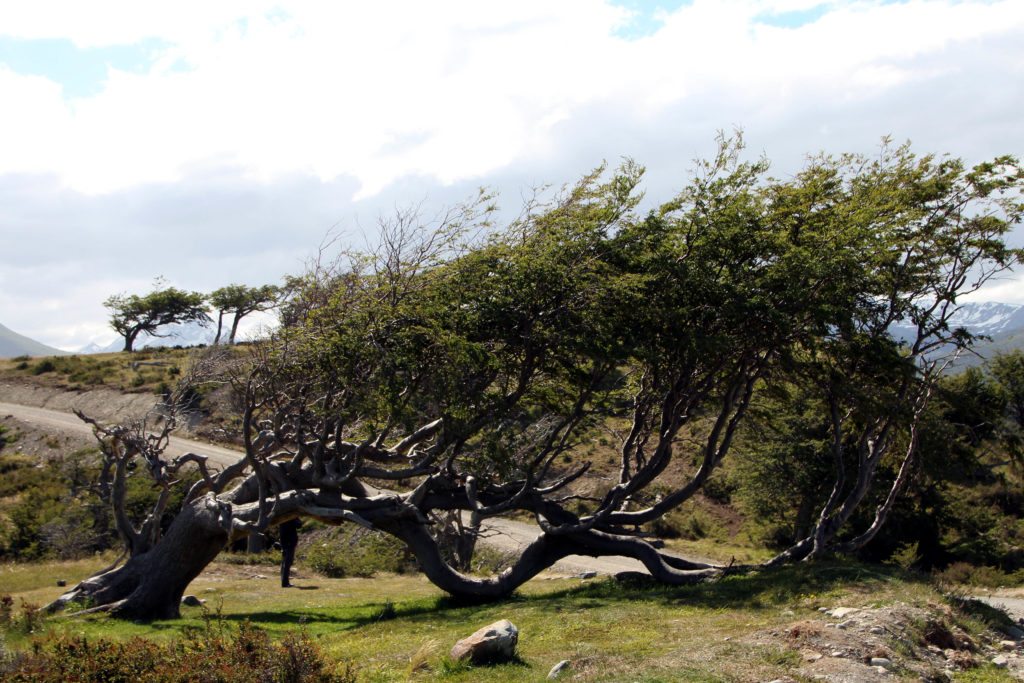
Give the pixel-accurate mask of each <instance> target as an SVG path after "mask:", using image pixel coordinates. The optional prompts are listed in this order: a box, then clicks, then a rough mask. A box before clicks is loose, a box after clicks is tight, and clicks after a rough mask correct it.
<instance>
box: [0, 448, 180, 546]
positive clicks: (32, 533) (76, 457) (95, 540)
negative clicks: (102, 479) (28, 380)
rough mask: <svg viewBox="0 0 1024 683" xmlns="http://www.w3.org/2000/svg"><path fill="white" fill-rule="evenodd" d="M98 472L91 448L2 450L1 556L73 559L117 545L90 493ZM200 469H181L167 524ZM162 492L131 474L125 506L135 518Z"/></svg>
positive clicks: (104, 509) (108, 519)
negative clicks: (42, 454) (45, 454)
mask: <svg viewBox="0 0 1024 683" xmlns="http://www.w3.org/2000/svg"><path fill="white" fill-rule="evenodd" d="M98 472H99V465H98V461H97V459H96V456H95V452H94V451H93V450H91V449H85V450H82V451H76V452H74V453H71V454H68V455H64V456H60V457H56V458H51V459H49V460H47V461H46V462H44V463H41V464H40V463H39V461H38V459H37V458H34V457H31V456H27V455H24V454H21V453H17V452H15V453H7V452H0V558H2V559H5V560H16V561H26V560H36V559H41V558H45V557H56V558H60V559H72V558H75V557H80V556H82V555H85V554H88V553H93V552H98V551H102V550H106V549H108V548H112V547H116V545H117V543H118V539H117V535H116V533H115V531H114V525H113V520H112V516H111V512H110V508H109V506H108V505H107V504H105V503H104V502H103V501H101V500H99V498H98V497H97V496H96V495H95V494H94V493H93V492H92V490H91V487H92V484H93V483H94V482H95V481H96V478H97V476H98ZM198 476H199V475H198V473H197V472H195V471H188V472H185V473H183V477H182V482H181V484H180V485H178V486H177V487H175V488H174V489H173V491H172V494H171V498H170V499H169V502H168V506H167V509H166V511H165V513H164V516H163V518H162V520H161V526H162V527H163V528H166V527H167V526H168V525H170V522H171V520H173V519H174V516H175V515H176V514H177V512H178V510H180V508H181V502H182V499H183V497H184V495H185V493H186V492H187V490H188V487H189V485H190V484H191V483H192V482H194V481H196V479H197V478H198ZM157 495H158V492H157V491H156V490H155V489H154V488H153V487H152V486H151V485H150V484H149V481H148V480H147V479H146V477H144V476H139V477H136V476H132V477H129V479H128V492H127V496H126V502H127V505H126V508H127V510H128V512H129V514H130V515H131V516H133V518H135V519H139V518H141V517H142V516H143V515H145V513H146V511H147V510H149V509H151V508H152V506H153V503H154V502H155V501H156V497H157Z"/></svg>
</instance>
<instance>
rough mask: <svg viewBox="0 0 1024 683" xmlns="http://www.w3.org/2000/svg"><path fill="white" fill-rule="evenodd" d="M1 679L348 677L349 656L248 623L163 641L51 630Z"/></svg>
mask: <svg viewBox="0 0 1024 683" xmlns="http://www.w3.org/2000/svg"><path fill="white" fill-rule="evenodd" d="M0 677H2V678H3V679H4V680H7V681H19V682H20V681H26V682H27V681H39V682H41V683H50V682H53V683H57V682H58V681H60V682H63V681H125V682H128V681H131V682H132V683H150V682H153V683H156V682H157V681H160V682H163V681H172V680H175V681H222V682H224V683H235V682H237V683H257V682H259V683H262V682H263V681H267V682H270V681H289V682H290V683H292V682H293V683H307V682H308V683H350V682H353V681H355V680H356V678H355V669H354V668H353V666H352V665H351V663H348V662H340V663H332V662H329V661H327V659H326V658H325V656H324V654H323V652H322V650H321V649H320V647H319V646H318V645H317V644H316V643H315V642H314V641H313V640H312V639H311V638H310V637H309V636H308V635H307V634H306V633H304V632H298V633H289V634H288V635H286V636H285V637H284V638H283V639H282V640H281V641H280V642H277V643H275V642H273V641H272V640H271V639H270V637H269V636H268V635H267V633H266V632H265V631H263V630H262V629H259V628H257V627H255V626H252V625H250V624H248V623H243V624H241V625H240V626H239V627H238V629H237V630H236V631H235V632H234V633H233V634H227V635H226V634H225V633H223V632H222V631H220V630H213V629H211V628H210V627H209V626H207V627H206V628H201V629H195V630H194V631H192V632H189V633H186V634H185V635H183V636H181V637H179V638H177V639H176V640H173V641H171V642H169V643H154V642H153V641H150V640H146V639H144V638H138V637H136V638H132V639H130V640H126V641H114V640H108V639H105V638H100V639H96V640H89V639H87V638H85V637H84V636H68V635H58V636H51V637H49V638H44V639H40V640H37V641H36V642H35V643H33V647H32V650H31V651H30V652H28V653H25V654H22V655H20V656H16V657H14V658H13V659H12V660H11V661H9V662H7V663H6V664H4V665H3V668H2V669H0Z"/></svg>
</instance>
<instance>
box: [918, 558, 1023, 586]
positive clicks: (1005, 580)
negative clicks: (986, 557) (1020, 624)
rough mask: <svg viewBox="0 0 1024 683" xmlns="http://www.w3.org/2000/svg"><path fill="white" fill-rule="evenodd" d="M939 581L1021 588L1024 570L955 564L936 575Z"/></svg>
mask: <svg viewBox="0 0 1024 683" xmlns="http://www.w3.org/2000/svg"><path fill="white" fill-rule="evenodd" d="M934 577H935V579H936V580H937V581H939V582H940V583H943V584H948V585H961V586H985V587H987V588H998V587H1000V586H1019V585H1022V584H1024V569H1018V570H1017V571H1015V572H1006V571H1003V570H1002V569H999V568H998V567H986V566H978V565H973V564H970V563H968V562H954V563H953V564H951V565H949V566H948V567H946V568H945V569H943V570H941V571H937V572H935V573H934Z"/></svg>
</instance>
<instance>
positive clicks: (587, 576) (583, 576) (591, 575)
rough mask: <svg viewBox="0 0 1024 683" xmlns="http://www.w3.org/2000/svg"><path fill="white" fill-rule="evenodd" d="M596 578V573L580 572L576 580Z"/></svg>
mask: <svg viewBox="0 0 1024 683" xmlns="http://www.w3.org/2000/svg"><path fill="white" fill-rule="evenodd" d="M595 576H597V572H580V573H579V574H577V575H576V578H578V579H592V578H594V577H595Z"/></svg>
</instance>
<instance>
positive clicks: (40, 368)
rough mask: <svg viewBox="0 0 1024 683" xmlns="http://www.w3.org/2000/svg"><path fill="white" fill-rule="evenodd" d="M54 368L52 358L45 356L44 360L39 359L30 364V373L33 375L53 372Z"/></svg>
mask: <svg viewBox="0 0 1024 683" xmlns="http://www.w3.org/2000/svg"><path fill="white" fill-rule="evenodd" d="M56 369H57V366H56V365H55V364H54V362H53V360H52V359H50V358H47V359H45V360H41V361H39V362H38V363H36V364H35V365H34V366H32V374H33V375H42V374H45V373H47V372H53V371H54V370H56Z"/></svg>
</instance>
